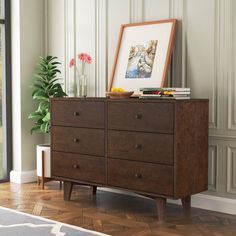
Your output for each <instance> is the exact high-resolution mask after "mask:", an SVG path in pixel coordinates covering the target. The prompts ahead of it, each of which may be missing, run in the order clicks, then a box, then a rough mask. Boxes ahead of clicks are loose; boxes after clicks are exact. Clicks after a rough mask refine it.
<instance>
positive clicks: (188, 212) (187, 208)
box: [181, 196, 191, 218]
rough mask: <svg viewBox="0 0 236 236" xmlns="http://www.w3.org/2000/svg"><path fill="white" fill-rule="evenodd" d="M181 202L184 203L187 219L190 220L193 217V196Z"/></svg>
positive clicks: (182, 199)
mask: <svg viewBox="0 0 236 236" xmlns="http://www.w3.org/2000/svg"><path fill="white" fill-rule="evenodd" d="M181 202H182V206H183V211H184V215H185V217H187V218H190V216H191V196H188V197H185V198H181Z"/></svg>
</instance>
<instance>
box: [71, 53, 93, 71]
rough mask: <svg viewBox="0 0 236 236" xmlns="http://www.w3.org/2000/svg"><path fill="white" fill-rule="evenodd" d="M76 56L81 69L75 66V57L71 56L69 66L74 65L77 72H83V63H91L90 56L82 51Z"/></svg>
mask: <svg viewBox="0 0 236 236" xmlns="http://www.w3.org/2000/svg"><path fill="white" fill-rule="evenodd" d="M77 57H78V60H79V61H80V62H81V67H80V70H81V71H79V70H78V68H77V66H76V64H77V63H76V61H75V60H76V58H72V59H71V60H70V64H69V67H70V68H71V67H73V66H76V70H77V72H78V73H79V72H80V74H84V69H85V64H91V63H92V62H93V60H92V57H91V56H90V55H89V54H87V53H84V52H83V53H79V54H78V55H77Z"/></svg>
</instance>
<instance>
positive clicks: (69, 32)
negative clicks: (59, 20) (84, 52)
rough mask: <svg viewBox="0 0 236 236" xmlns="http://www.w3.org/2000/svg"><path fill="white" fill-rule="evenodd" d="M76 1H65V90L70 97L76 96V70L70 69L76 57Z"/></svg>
mask: <svg viewBox="0 0 236 236" xmlns="http://www.w3.org/2000/svg"><path fill="white" fill-rule="evenodd" d="M75 4H76V0H65V1H64V11H65V14H64V15H65V35H64V37H65V45H64V51H65V65H64V66H65V80H66V81H65V88H66V93H67V94H68V96H74V95H75V94H74V89H75V88H74V84H75V80H76V73H75V72H76V69H75V67H74V69H69V62H70V59H71V58H72V57H75V56H76V52H75V43H76V33H75V29H76V14H75V8H76V5H75Z"/></svg>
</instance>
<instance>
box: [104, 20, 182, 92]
mask: <svg viewBox="0 0 236 236" xmlns="http://www.w3.org/2000/svg"><path fill="white" fill-rule="evenodd" d="M176 23H177V20H176V19H168V20H161V21H152V22H145V23H134V24H126V25H122V26H121V29H120V35H119V39H118V45H117V49H116V53H115V60H114V64H113V69H112V75H111V80H110V84H109V87H108V91H111V89H112V88H113V87H118V88H123V89H125V90H127V91H134V93H135V94H138V93H140V92H139V88H141V87H163V86H164V85H165V82H166V78H167V73H168V67H169V64H170V59H171V53H172V48H173V43H174V36H175V32H176Z"/></svg>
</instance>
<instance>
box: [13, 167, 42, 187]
mask: <svg viewBox="0 0 236 236" xmlns="http://www.w3.org/2000/svg"><path fill="white" fill-rule="evenodd" d="M36 180H37V171H36V170H30V171H16V170H12V171H11V172H10V182H12V183H17V184H25V183H31V182H35V181H36Z"/></svg>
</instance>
